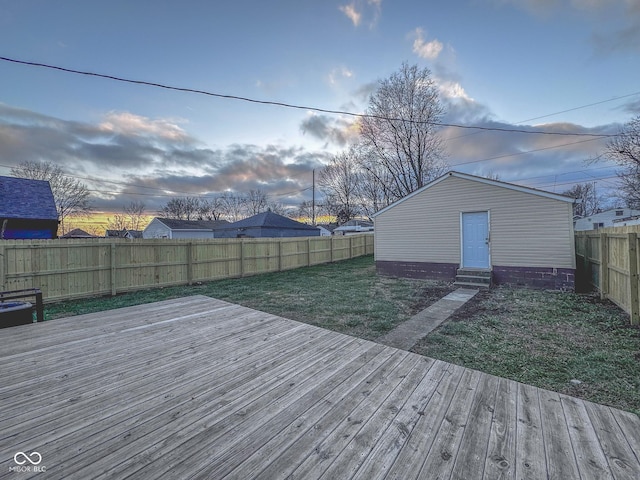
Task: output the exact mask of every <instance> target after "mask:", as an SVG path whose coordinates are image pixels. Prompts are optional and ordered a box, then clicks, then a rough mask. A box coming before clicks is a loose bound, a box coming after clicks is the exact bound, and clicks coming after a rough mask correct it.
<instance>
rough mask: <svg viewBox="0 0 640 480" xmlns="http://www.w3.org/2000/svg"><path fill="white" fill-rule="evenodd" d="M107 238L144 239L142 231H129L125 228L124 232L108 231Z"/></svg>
mask: <svg viewBox="0 0 640 480" xmlns="http://www.w3.org/2000/svg"><path fill="white" fill-rule="evenodd" d="M105 237H107V238H127V237H131V238H142V230H129V229H126V228H123V229H122V230H107V231H106V232H105Z"/></svg>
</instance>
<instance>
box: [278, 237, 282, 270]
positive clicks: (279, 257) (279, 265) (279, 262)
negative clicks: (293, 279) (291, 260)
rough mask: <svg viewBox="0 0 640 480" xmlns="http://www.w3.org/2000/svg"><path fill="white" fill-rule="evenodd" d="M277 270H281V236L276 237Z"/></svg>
mask: <svg viewBox="0 0 640 480" xmlns="http://www.w3.org/2000/svg"><path fill="white" fill-rule="evenodd" d="M278 271H279V272H281V271H282V238H279V239H278Z"/></svg>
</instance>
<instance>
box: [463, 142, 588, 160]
mask: <svg viewBox="0 0 640 480" xmlns="http://www.w3.org/2000/svg"><path fill="white" fill-rule="evenodd" d="M595 140H601V139H600V138H590V139H588V140H579V141H577V142H570V143H563V144H561V145H553V146H551V147H543V148H536V149H534V150H526V151H524V152H518V153H507V154H504V155H498V156H495V157H489V158H483V159H482V160H470V161H468V162H461V163H456V164H455V165H452V166H453V167H457V166H458V165H470V164H472V163H481V162H488V161H490V160H498V159H500V158H508V157H517V156H518V155H526V154H527V153H534V152H541V151H544V150H553V149H554V148H561V147H567V146H570V145H577V144H579V143H586V142H593V141H595Z"/></svg>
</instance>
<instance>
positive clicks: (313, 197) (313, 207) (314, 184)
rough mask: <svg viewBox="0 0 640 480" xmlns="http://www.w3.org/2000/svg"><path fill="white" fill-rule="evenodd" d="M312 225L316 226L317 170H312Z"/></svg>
mask: <svg viewBox="0 0 640 480" xmlns="http://www.w3.org/2000/svg"><path fill="white" fill-rule="evenodd" d="M311 192H312V194H311V225H315V224H316V169H315V168H314V169H313V170H312V187H311Z"/></svg>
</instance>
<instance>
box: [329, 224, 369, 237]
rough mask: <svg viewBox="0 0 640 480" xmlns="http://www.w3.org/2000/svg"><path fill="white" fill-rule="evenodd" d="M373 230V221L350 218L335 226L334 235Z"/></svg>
mask: <svg viewBox="0 0 640 480" xmlns="http://www.w3.org/2000/svg"><path fill="white" fill-rule="evenodd" d="M365 232H373V222H369V221H367V220H349V221H348V222H346V223H344V224H342V225H340V226H339V227H337V228H334V230H333V234H334V235H352V234H354V233H365Z"/></svg>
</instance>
